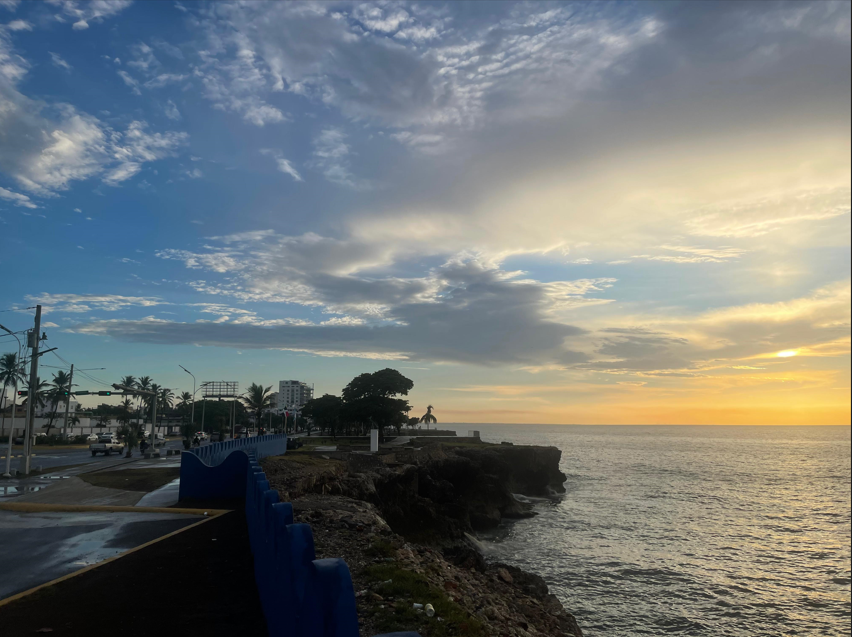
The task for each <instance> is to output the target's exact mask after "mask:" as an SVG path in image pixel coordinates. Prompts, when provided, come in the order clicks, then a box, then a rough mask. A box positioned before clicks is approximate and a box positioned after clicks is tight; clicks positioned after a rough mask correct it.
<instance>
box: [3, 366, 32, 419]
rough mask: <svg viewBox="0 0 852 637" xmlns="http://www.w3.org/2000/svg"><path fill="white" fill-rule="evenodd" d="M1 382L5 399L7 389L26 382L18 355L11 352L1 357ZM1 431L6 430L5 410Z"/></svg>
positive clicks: (4, 411)
mask: <svg viewBox="0 0 852 637" xmlns="http://www.w3.org/2000/svg"><path fill="white" fill-rule="evenodd" d="M0 382H2V383H3V394H2V395H3V397H4V398H5V397H6V389H7V388H8V387H9V385H12V387H15V386H16V385H21V384H23V383H24V382H26V376H25V375H24V371H23V367H21V365H20V364H19V363H18V355H17V354H15V353H13V352H10V353H8V354H3V356H0ZM2 423H3V424H2V427H0V431H4V430H5V429H6V410H5V409H4V410H3V420H2Z"/></svg>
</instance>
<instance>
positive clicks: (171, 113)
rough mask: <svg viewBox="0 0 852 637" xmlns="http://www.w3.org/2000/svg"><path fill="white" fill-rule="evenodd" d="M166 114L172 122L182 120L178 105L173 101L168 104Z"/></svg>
mask: <svg viewBox="0 0 852 637" xmlns="http://www.w3.org/2000/svg"><path fill="white" fill-rule="evenodd" d="M165 113H166V117H168V118H169V119H171V120H175V121H177V120H179V119H180V118H181V115H180V111H179V110H178V107H177V105H176V104H175V103H174V102H173V101H171V100H169V101H168V102H166V108H165Z"/></svg>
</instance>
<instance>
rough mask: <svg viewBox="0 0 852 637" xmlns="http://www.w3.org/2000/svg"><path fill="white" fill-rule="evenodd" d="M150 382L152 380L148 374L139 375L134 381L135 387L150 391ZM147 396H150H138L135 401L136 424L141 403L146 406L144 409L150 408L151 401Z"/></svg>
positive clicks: (140, 411) (140, 410)
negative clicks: (136, 401)
mask: <svg viewBox="0 0 852 637" xmlns="http://www.w3.org/2000/svg"><path fill="white" fill-rule="evenodd" d="M128 378H132V376H129V377H128ZM152 382H153V381H152V380H151V377H150V376H140V377H139V379H138V380H137V381H136V389H139V390H141V391H150V389H151V384H152ZM149 398H150V396H139V397H138V403H137V408H136V422H137V424H138V423H139V418H140V415H141V413H142V405H143V404H144V405H145V406H146V410H147V409H150V406H151V401H150V400H149ZM146 417H147V416H146Z"/></svg>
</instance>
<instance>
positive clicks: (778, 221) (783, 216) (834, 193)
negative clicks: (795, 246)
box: [688, 185, 852, 237]
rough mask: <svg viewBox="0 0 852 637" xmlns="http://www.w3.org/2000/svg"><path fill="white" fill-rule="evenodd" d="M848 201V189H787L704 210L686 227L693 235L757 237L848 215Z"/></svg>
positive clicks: (843, 186)
mask: <svg viewBox="0 0 852 637" xmlns="http://www.w3.org/2000/svg"><path fill="white" fill-rule="evenodd" d="M850 197H852V191H850V188H849V186H848V185H840V186H827V187H825V186H823V187H820V188H814V187H805V188H797V189H787V190H786V191H785V192H781V193H778V194H775V195H771V196H766V195H761V196H757V197H755V196H752V197H748V198H743V199H739V200H728V201H723V202H719V203H716V204H713V205H710V206H707V207H705V208H703V209H700V210H697V211H695V212H694V213H693V215H692V218H691V219H690V220H689V222H688V225H689V228H690V230H691V232H692V233H693V234H696V235H705V236H714V237H759V236H762V235H765V234H768V233H770V232H773V231H775V230H778V229H780V228H783V227H785V226H789V225H791V224H797V223H802V222H808V221H821V220H824V219H831V218H833V217H839V216H841V215H848V214H849V211H850V204H849V201H850Z"/></svg>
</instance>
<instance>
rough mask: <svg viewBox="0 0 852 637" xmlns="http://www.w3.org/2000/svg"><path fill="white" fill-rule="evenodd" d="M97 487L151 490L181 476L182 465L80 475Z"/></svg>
mask: <svg viewBox="0 0 852 637" xmlns="http://www.w3.org/2000/svg"><path fill="white" fill-rule="evenodd" d="M78 477H79V478H81V479H82V480H84V481H86V482H88V483H89V484H91V485H92V486H95V487H105V488H107V489H124V490H125V491H144V492H146V493H147V492H149V491H153V490H154V489H159V488H160V487H162V486H163V485H166V484H168V483H169V482H171V481H172V480H174V479H175V478H179V477H180V467H166V468H163V469H120V470H118V471H105V472H99V473H84V474H81V475H80V476H78Z"/></svg>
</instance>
